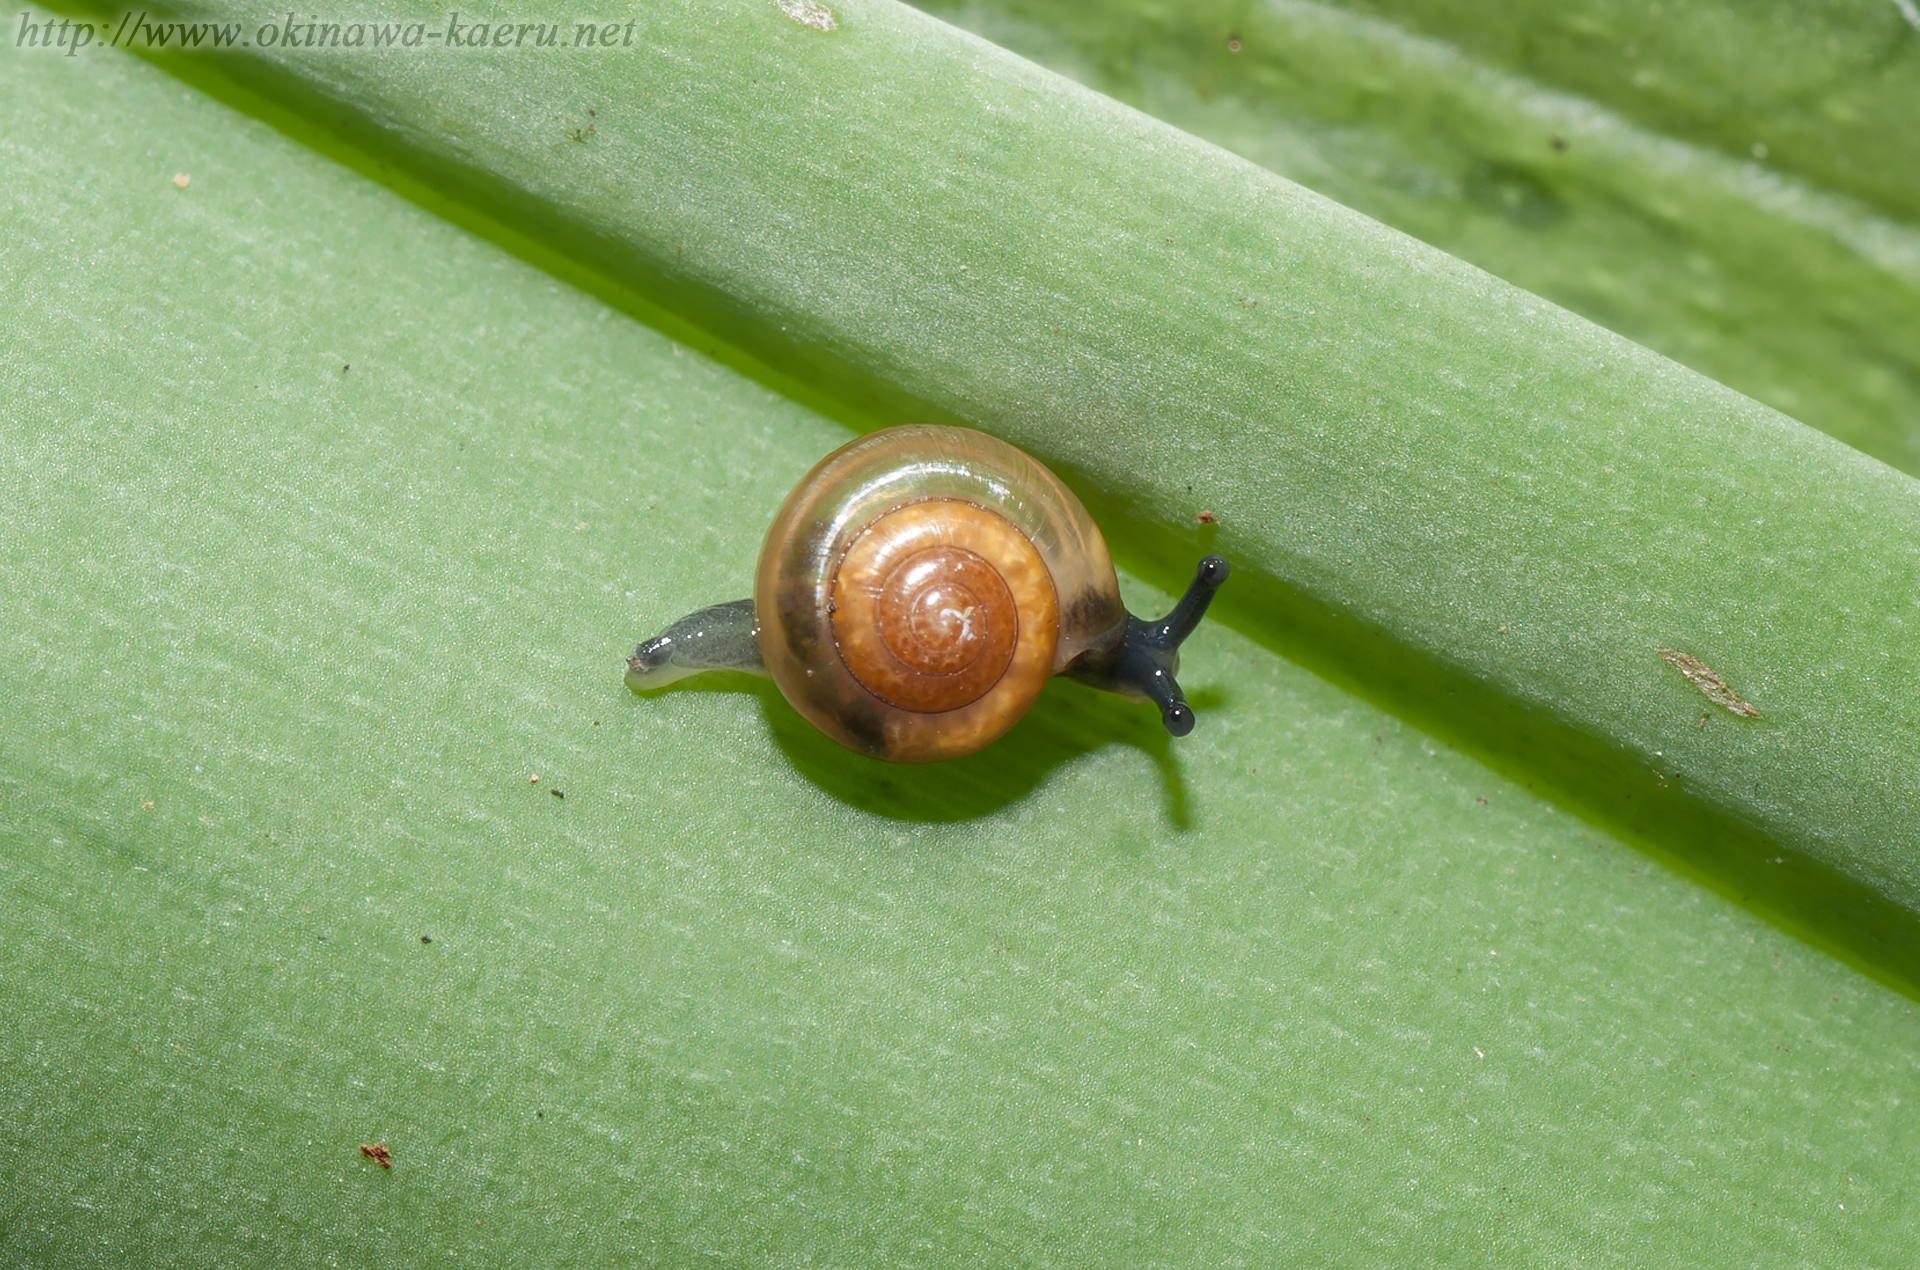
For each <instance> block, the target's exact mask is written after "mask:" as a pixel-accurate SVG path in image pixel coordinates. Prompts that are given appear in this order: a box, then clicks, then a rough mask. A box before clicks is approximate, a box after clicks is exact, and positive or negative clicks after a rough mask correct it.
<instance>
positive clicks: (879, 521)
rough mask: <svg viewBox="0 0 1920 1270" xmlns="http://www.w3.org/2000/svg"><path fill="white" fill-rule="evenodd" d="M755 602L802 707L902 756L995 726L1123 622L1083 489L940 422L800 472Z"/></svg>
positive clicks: (936, 752)
mask: <svg viewBox="0 0 1920 1270" xmlns="http://www.w3.org/2000/svg"><path fill="white" fill-rule="evenodd" d="M753 610H754V613H755V614H756V616H757V618H758V621H759V641H760V652H761V656H762V658H763V660H764V661H765V663H766V668H767V671H768V673H770V674H771V675H772V676H773V679H774V682H775V683H777V684H778V685H779V687H780V691H781V692H782V694H784V695H785V696H786V698H787V700H788V701H790V702H791V703H792V704H793V706H794V708H795V709H797V710H799V711H800V713H801V714H802V715H804V716H806V718H807V719H808V720H809V721H810V722H811V723H813V725H814V726H815V727H817V728H819V729H820V730H821V731H822V732H825V733H826V734H827V735H828V736H830V737H832V738H833V739H835V740H836V741H839V742H840V743H841V744H843V745H845V746H847V747H849V748H851V749H855V750H859V751H861V752H862V753H865V754H870V755H873V756H874V757H877V758H885V759H890V760H893V761H895V762H909V763H926V762H933V761H936V760H939V759H945V758H953V757H955V756H958V755H961V754H967V753H971V752H972V751H974V750H977V749H979V748H981V747H982V746H984V745H987V744H988V743H990V742H992V741H993V740H994V739H996V738H997V737H999V736H1000V735H1001V734H1003V733H1004V732H1006V731H1007V729H1009V728H1011V727H1012V726H1013V725H1014V724H1015V723H1017V722H1019V720H1020V717H1021V716H1022V715H1024V714H1025V713H1026V712H1027V709H1028V707H1029V706H1031V705H1032V704H1033V702H1034V700H1035V699H1036V698H1037V697H1038V696H1039V695H1040V690H1041V688H1042V686H1044V684H1045V683H1046V681H1047V679H1048V677H1050V676H1052V675H1054V674H1056V673H1059V672H1060V671H1062V670H1064V669H1066V668H1067V667H1068V666H1069V664H1071V663H1073V662H1074V660H1075V659H1076V658H1079V657H1081V656H1082V655H1083V654H1088V653H1093V654H1095V655H1098V654H1100V653H1104V652H1108V651H1110V650H1112V649H1113V648H1115V647H1116V646H1117V645H1118V644H1119V642H1120V640H1121V639H1122V637H1123V636H1124V634H1125V632H1126V625H1127V613H1126V609H1125V608H1124V607H1123V606H1122V604H1121V601H1120V586H1119V581H1118V579H1117V578H1116V577H1115V576H1114V570H1113V561H1112V560H1111V558H1109V556H1108V555H1107V546H1106V542H1105V540H1104V539H1102V538H1101V536H1100V530H1099V527H1098V526H1096V525H1095V524H1094V523H1093V519H1092V517H1090V516H1089V515H1088V514H1087V510H1086V508H1084V507H1082V506H1081V504H1080V500H1079V499H1077V498H1075V497H1074V495H1073V492H1072V491H1071V490H1069V489H1067V487H1066V486H1065V485H1063V484H1061V483H1060V481H1059V479H1058V478H1057V477H1055V476H1054V475H1053V473H1051V472H1049V471H1048V470H1047V469H1046V468H1045V467H1043V466H1041V465H1040V464H1039V463H1038V462H1036V461H1035V460H1034V459H1032V458H1030V457H1028V456H1027V455H1025V454H1023V453H1021V452H1020V451H1019V450H1016V449H1015V448H1013V447H1012V446H1010V445H1008V444H1006V443H1005V442H1003V441H1000V440H997V439H995V438H993V437H990V436H988V435H986V434H985V433H983V432H975V431H973V430H971V429H968V428H950V427H934V426H930V425H911V426H907V427H898V428H889V429H887V430H885V431H883V432H876V433H872V434H870V435H868V436H864V437H861V438H860V439H859V440H857V441H854V442H852V443H851V444H849V445H846V446H843V447H841V448H840V449H839V450H836V451H834V452H833V453H832V454H830V455H828V456H827V457H826V458H825V459H823V460H821V461H820V463H819V464H818V465H816V466H815V467H814V469H813V470H812V471H811V472H809V473H808V474H807V476H806V478H805V479H804V480H802V481H801V482H800V484H799V485H798V486H796V487H795V488H794V490H793V492H792V493H791V494H789V495H788V496H787V500H786V502H785V503H783V504H782V505H781V507H780V510H779V511H778V512H777V513H776V514H775V516H774V518H773V524H772V526H771V527H770V528H769V529H768V530H767V536H766V540H765V542H764V544H763V545H762V547H761V550H760V563H759V567H758V569H757V570H756V572H755V577H754V589H753Z"/></svg>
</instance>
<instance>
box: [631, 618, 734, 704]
mask: <svg viewBox="0 0 1920 1270" xmlns="http://www.w3.org/2000/svg"><path fill="white" fill-rule="evenodd" d="M703 670H744V671H746V672H747V673H748V674H751V675H764V674H766V673H767V666H766V663H765V662H764V661H762V660H761V657H760V623H759V622H758V621H757V620H755V618H754V615H753V601H752V600H733V601H731V602H729V603H726V604H716V605H714V606H712V607H711V608H704V609H701V610H700V611H699V612H698V613H690V614H688V615H687V616H686V617H683V618H681V619H680V620H679V621H677V622H675V623H674V624H673V625H672V626H669V627H667V629H666V630H664V631H661V632H660V633H659V634H658V635H655V636H654V637H653V638H652V639H650V640H648V641H647V642H646V643H644V644H640V645H638V646H636V647H635V648H634V650H633V654H632V655H631V656H630V657H628V658H627V687H629V688H632V689H633V690H634V691H635V692H645V691H648V690H650V689H653V688H661V687H665V686H666V685H667V684H670V683H672V682H673V681H674V680H676V679H684V678H686V677H687V676H688V675H697V674H699V673H700V672H701V671H703Z"/></svg>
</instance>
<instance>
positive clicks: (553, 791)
mask: <svg viewBox="0 0 1920 1270" xmlns="http://www.w3.org/2000/svg"><path fill="white" fill-rule="evenodd" d="M547 792H548V793H549V794H552V795H553V796H554V797H555V798H565V797H566V794H564V793H562V792H561V791H560V790H557V789H550V790H548V791H547Z"/></svg>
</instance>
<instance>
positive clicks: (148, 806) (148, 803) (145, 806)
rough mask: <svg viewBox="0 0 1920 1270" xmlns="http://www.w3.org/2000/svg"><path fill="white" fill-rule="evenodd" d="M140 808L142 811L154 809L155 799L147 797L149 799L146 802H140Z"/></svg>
mask: <svg viewBox="0 0 1920 1270" xmlns="http://www.w3.org/2000/svg"><path fill="white" fill-rule="evenodd" d="M140 810H141V811H152V810H153V799H151V798H149V799H147V801H146V802H144V803H141V804H140Z"/></svg>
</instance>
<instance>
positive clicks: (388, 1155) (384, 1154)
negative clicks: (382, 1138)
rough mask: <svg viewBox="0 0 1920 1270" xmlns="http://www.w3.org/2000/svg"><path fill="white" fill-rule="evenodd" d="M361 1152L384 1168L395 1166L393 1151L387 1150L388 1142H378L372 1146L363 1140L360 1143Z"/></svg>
mask: <svg viewBox="0 0 1920 1270" xmlns="http://www.w3.org/2000/svg"><path fill="white" fill-rule="evenodd" d="M360 1154H361V1155H364V1156H366V1157H367V1158H368V1159H369V1160H372V1161H373V1162H374V1163H375V1164H378V1165H379V1166H380V1167H381V1168H383V1169H390V1168H392V1167H393V1152H391V1151H389V1150H387V1144H386V1143H384V1142H376V1143H374V1144H373V1145H372V1146H368V1145H367V1144H366V1143H364V1142H362V1143H361V1144H360Z"/></svg>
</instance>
